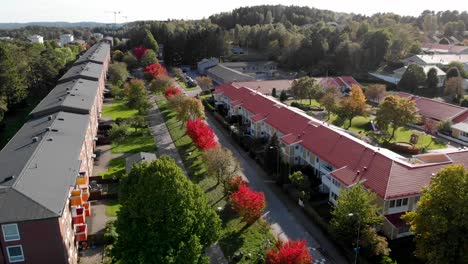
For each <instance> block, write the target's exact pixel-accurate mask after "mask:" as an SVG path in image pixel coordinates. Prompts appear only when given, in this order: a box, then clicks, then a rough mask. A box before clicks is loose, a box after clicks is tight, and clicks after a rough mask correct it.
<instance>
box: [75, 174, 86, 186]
mask: <svg viewBox="0 0 468 264" xmlns="http://www.w3.org/2000/svg"><path fill="white" fill-rule="evenodd" d="M88 179H89V178H88V177H86V176H78V177H77V178H76V184H77V185H88Z"/></svg>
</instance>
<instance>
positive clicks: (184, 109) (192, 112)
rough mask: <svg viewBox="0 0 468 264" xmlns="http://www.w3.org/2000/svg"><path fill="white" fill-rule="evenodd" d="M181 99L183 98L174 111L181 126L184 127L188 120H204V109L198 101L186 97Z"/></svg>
mask: <svg viewBox="0 0 468 264" xmlns="http://www.w3.org/2000/svg"><path fill="white" fill-rule="evenodd" d="M182 98H184V100H183V102H182V103H181V104H180V105H179V107H178V108H177V109H176V116H177V119H179V120H180V121H181V126H184V125H185V123H186V122H187V120H189V119H190V120H195V119H197V118H200V119H205V118H206V117H205V107H204V106H203V104H202V102H201V101H200V100H199V99H197V98H193V97H188V96H184V97H182Z"/></svg>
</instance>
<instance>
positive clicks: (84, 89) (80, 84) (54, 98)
mask: <svg viewBox="0 0 468 264" xmlns="http://www.w3.org/2000/svg"><path fill="white" fill-rule="evenodd" d="M98 89H99V83H98V82H97V81H90V80H85V79H75V80H72V81H68V82H65V83H61V84H58V85H57V86H55V88H54V89H52V91H50V93H49V94H48V95H47V96H46V97H45V98H44V99H42V101H41V102H40V103H39V104H38V105H37V106H36V108H34V109H33V110H32V112H31V113H30V115H31V116H33V117H40V116H43V115H48V114H50V113H54V112H58V111H64V112H71V113H75V114H89V113H90V111H91V109H92V107H93V105H94V102H95V100H96V96H97V93H98Z"/></svg>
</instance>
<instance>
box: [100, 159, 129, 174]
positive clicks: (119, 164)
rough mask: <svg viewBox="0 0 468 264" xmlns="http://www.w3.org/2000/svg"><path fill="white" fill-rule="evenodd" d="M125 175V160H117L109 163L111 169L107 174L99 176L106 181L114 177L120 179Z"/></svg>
mask: <svg viewBox="0 0 468 264" xmlns="http://www.w3.org/2000/svg"><path fill="white" fill-rule="evenodd" d="M123 174H125V159H124V158H115V159H112V160H111V161H109V167H108V169H107V172H101V173H99V176H102V178H104V179H109V178H112V177H113V176H116V177H118V178H119V177H120V176H122V175H123Z"/></svg>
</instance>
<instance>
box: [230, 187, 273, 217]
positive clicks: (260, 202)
mask: <svg viewBox="0 0 468 264" xmlns="http://www.w3.org/2000/svg"><path fill="white" fill-rule="evenodd" d="M229 202H230V203H231V206H232V209H233V210H234V211H235V212H237V213H238V214H239V215H240V216H241V217H242V221H244V222H247V223H248V224H253V223H254V222H255V221H257V219H258V218H260V216H262V212H263V210H265V207H266V202H265V194H264V193H262V192H255V191H253V190H252V189H250V188H249V187H248V186H247V185H246V184H243V185H240V186H239V189H238V190H237V192H233V193H231V196H230V197H229Z"/></svg>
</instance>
